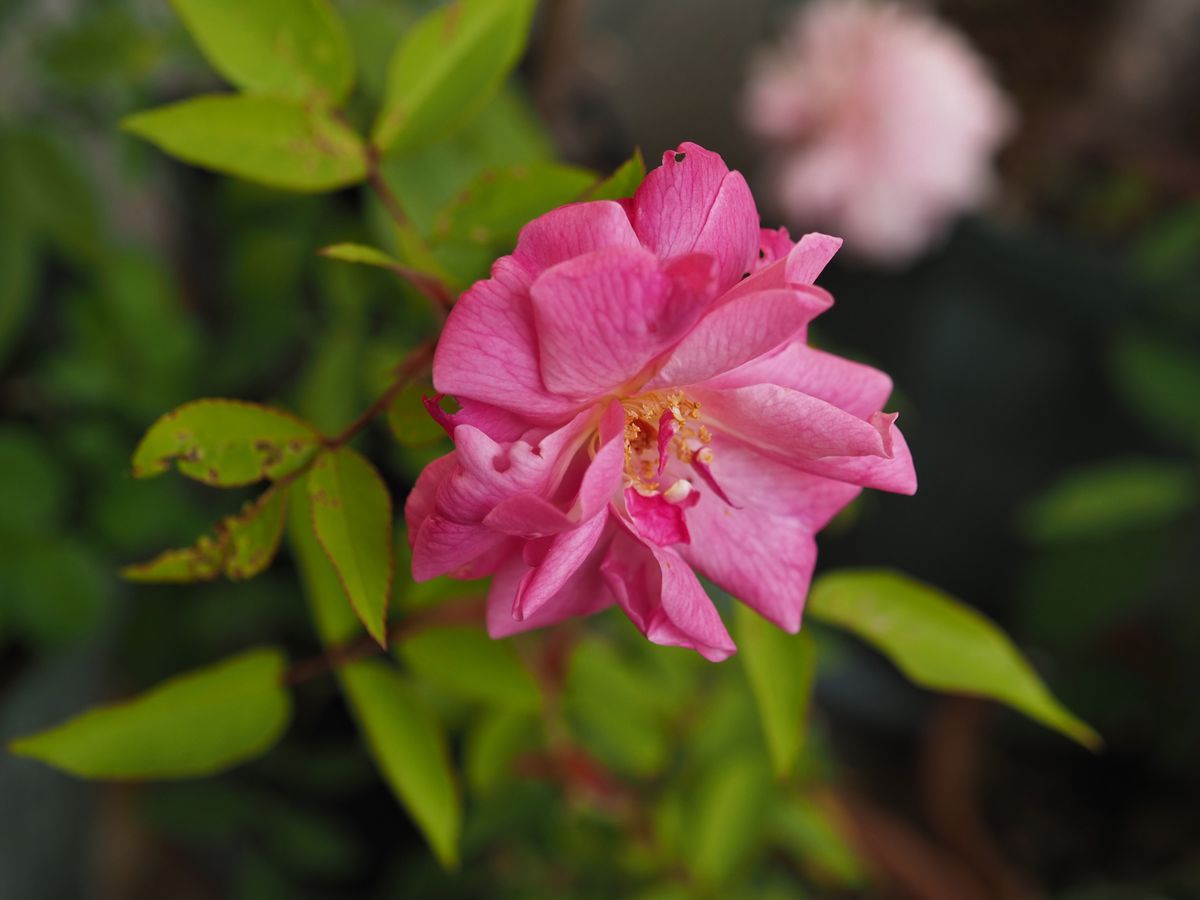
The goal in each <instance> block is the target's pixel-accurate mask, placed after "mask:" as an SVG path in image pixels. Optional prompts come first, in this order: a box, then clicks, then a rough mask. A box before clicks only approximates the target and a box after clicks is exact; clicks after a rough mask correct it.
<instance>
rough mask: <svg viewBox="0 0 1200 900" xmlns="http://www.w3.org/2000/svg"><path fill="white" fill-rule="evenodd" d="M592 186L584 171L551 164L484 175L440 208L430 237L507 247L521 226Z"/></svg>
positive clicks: (588, 173) (592, 176) (593, 176)
mask: <svg viewBox="0 0 1200 900" xmlns="http://www.w3.org/2000/svg"><path fill="white" fill-rule="evenodd" d="M595 182H596V174H595V173H594V172H592V171H590V170H588V169H581V168H579V167H578V166H565V165H562V164H561V163H551V162H540V163H530V164H529V165H522V166H509V167H508V168H505V169H500V170H496V171H489V172H485V173H483V174H482V175H481V176H479V177H478V178H476V179H475V180H474V181H472V182H471V183H470V184H469V185H468V186H467V188H466V189H465V190H464V191H462V193H460V194H459V195H458V197H456V198H455V199H454V201H453V202H452V203H451V204H450V205H449V206H447V207H446V208H445V209H444V210H442V212H441V213H440V214H439V215H438V218H437V221H436V222H435V223H434V226H433V233H432V235H431V238H432V240H433V241H435V242H440V241H460V242H465V243H471V244H479V245H483V246H493V245H497V244H498V245H502V246H504V248H505V249H507V248H509V247H511V246H512V245H513V244H515V243H516V238H517V232H518V231H520V230H521V228H522V227H523V226H524V225H525V223H527V222H529V221H531V220H532V219H536V218H537V217H538V216H540V215H542V214H543V213H546V212H549V211H550V210H552V209H554V208H556V207H559V206H562V205H563V204H565V203H570V202H571V201H573V200H578V199H579V198H580V196H581V195H582V194H583V193H584V192H585V191H586V190H587V189H588V188H589V187H590V186H591V185H593V184H595Z"/></svg>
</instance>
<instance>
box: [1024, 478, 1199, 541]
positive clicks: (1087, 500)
mask: <svg viewBox="0 0 1200 900" xmlns="http://www.w3.org/2000/svg"><path fill="white" fill-rule="evenodd" d="M1198 502H1200V485H1197V479H1196V475H1195V473H1194V472H1193V470H1192V469H1191V467H1190V466H1186V465H1183V464H1179V463H1171V462H1163V461H1160V460H1125V461H1119V462H1108V463H1104V464H1101V465H1098V466H1092V467H1089V468H1086V469H1079V470H1077V471H1075V472H1071V473H1070V474H1068V475H1066V476H1065V477H1064V478H1062V479H1061V480H1060V481H1059V482H1058V483H1057V484H1055V485H1054V486H1053V487H1052V488H1051V489H1050V490H1049V491H1047V492H1046V493H1045V494H1043V495H1042V496H1041V497H1039V498H1038V499H1037V500H1036V501H1034V502H1033V503H1032V504H1030V506H1029V507H1028V508H1027V509H1026V510H1025V512H1024V515H1023V516H1022V522H1023V525H1024V530H1025V532H1026V534H1028V535H1029V537H1030V538H1032V539H1033V540H1035V541H1039V542H1046V543H1049V542H1056V541H1073V540H1089V539H1096V538H1105V537H1111V536H1113V535H1118V534H1121V533H1123V532H1126V531H1131V530H1134V529H1139V528H1146V527H1152V526H1155V525H1164V524H1167V523H1170V522H1172V521H1174V520H1175V519H1178V518H1179V517H1180V516H1182V515H1184V514H1186V513H1187V512H1188V511H1189V510H1191V509H1194V508H1195V507H1196V505H1197V503H1198Z"/></svg>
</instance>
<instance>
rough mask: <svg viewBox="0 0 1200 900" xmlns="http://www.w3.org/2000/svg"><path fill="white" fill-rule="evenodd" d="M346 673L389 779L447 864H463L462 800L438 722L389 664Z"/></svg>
mask: <svg viewBox="0 0 1200 900" xmlns="http://www.w3.org/2000/svg"><path fill="white" fill-rule="evenodd" d="M341 675H342V683H343V685H344V686H345V688H346V693H347V694H348V695H349V697H350V704H351V706H352V707H353V709H354V712H355V715H356V717H357V718H358V720H359V725H360V727H361V728H362V730H363V732H364V734H365V736H366V739H367V745H368V746H369V748H370V750H371V756H372V757H373V758H374V759H375V762H376V764H377V765H378V766H379V768H380V770H381V771H382V772H383V775H384V778H385V779H386V780H387V782H388V784H389V785H390V786H391V788H392V790H393V791H394V792H395V793H396V796H397V797H398V798H399V800H400V802H401V803H403V804H404V806H405V807H406V808H407V809H408V810H409V811H410V812H411V813H412V816H413V818H414V819H415V820H416V821H417V824H418V825H419V826H420V827H421V830H422V831H424V832H425V835H426V837H428V838H429V843H430V845H431V846H432V847H433V851H434V853H436V854H437V857H438V859H439V860H440V861H441V863H442V865H444V866H446V867H453V866H455V865H457V864H458V835H459V832H460V831H461V829H462V812H461V801H460V800H459V796H458V786H457V784H456V783H455V780H454V773H453V770H452V769H451V767H450V757H449V753H448V751H447V748H446V742H445V739H444V737H443V736H442V732H441V728H440V727H439V725H438V723H437V721H436V720H435V719H434V718H433V716H432V715H431V714H430V713H429V711H428V710H427V709H426V708H425V706H424V705H423V704H422V703H421V701H420V699H419V698H418V697H417V695H416V693H415V692H414V691H413V689H412V687H411V685H410V684H409V683H408V681H407V680H406V679H405V678H404V677H403V676H401V675H400V673H399V672H396V671H395V670H394V669H391V668H389V667H388V666H386V665H384V664H383V663H380V662H374V661H372V662H360V663H354V664H353V665H350V666H347V667H346V668H345V669H344V670H343V671H342V673H341Z"/></svg>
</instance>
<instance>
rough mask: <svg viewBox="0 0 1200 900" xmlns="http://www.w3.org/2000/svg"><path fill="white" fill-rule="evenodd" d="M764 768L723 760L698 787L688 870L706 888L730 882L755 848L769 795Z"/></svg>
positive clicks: (749, 762) (749, 761)
mask: <svg viewBox="0 0 1200 900" xmlns="http://www.w3.org/2000/svg"><path fill="white" fill-rule="evenodd" d="M770 784H771V780H770V774H769V773H768V772H767V769H766V766H765V765H764V764H762V763H760V762H759V761H758V760H757V759H755V758H753V757H749V756H742V757H740V758H738V757H735V758H733V759H724V760H721V761H720V763H719V764H718V765H716V766H714V767H712V768H711V769H709V770H708V771H707V772H705V778H704V780H703V781H702V782H701V784H700V785H699V786H698V788H697V790H696V797H695V807H694V809H693V811H692V816H693V819H692V824H691V829H690V831H691V841H690V842H689V846H688V850H687V852H688V857H689V866H690V868H691V869H692V871H693V872H694V873H695V874H696V877H697V878H698V879H699V880H700V881H702V882H704V883H705V884H709V885H719V884H723V883H725V882H729V881H731V880H732V878H733V876H734V875H735V874H736V873H737V871H738V870H739V869H740V868H742V867H743V866H744V865H745V864H746V861H747V858H748V857H749V856H750V855H751V854H752V853H753V852H754V850H755V848H756V847H757V846H758V845H759V843H760V842H759V840H758V837H759V835H760V834H761V832H762V831H763V828H764V824H765V823H764V813H765V811H766V807H767V800H768V798H769V794H770Z"/></svg>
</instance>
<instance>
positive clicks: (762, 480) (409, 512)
mask: <svg viewBox="0 0 1200 900" xmlns="http://www.w3.org/2000/svg"><path fill="white" fill-rule="evenodd" d="M840 244H841V241H839V240H838V239H836V238H831V237H827V236H825V235H820V234H810V235H806V236H805V237H804V238H803V239H801V241H800V242H799V243H798V244H797V243H793V242H792V241H791V240H790V239H789V238H788V236H787V232H786V230H780V231H765V230H760V228H759V223H758V213H757V211H756V209H755V206H754V200H753V198H752V197H751V196H750V191H749V189H748V188H747V186H746V182H745V180H744V179H743V178H742V176H741V175H740V174H739V173H737V172H730V171H729V170H728V169H727V168H726V166H725V164H724V163H723V162H722V161H721V158H720V157H719V156H717V155H716V154H715V153H710V152H708V151H706V150H704V149H703V148H701V147H698V146H696V145H695V144H683V145H682V146H681V147H680V148H679V150H678V151H676V152H668V153H666V154H665V155H664V157H663V165H662V167H661V168H659V169H656V170H654V171H653V172H651V173H650V174H649V175H648V176H647V177H646V180H645V181H644V183H643V184H642V186H641V187H640V188H639V189H638V191H637V194H636V195H635V196H634V197H633V198H632V199H631V200H623V201H620V202H612V201H597V202H590V203H577V204H574V205H571V206H565V207H562V208H560V209H557V210H554V211H553V212H550V213H547V214H546V215H544V216H542V217H540V218H538V219H536V220H534V221H533V222H530V223H529V224H528V225H526V226H525V228H524V229H523V230H522V231H521V235H520V239H519V241H518V243H517V247H516V250H515V251H514V252H513V254H512V255H511V256H505V257H503V258H501V259H500V260H498V261H497V262H496V263H495V265H494V266H493V267H492V277H491V278H489V279H487V280H486V281H481V282H478V283H477V284H475V285H474V286H473V287H472V288H471V289H470V290H469V291H467V293H466V294H464V295H463V297H462V299H461V300H460V301H459V302H458V303H457V305H456V306H455V308H454V310H453V312H452V313H451V315H450V317H449V320H448V321H447V323H446V327H445V330H444V332H443V333H442V337H441V340H440V342H439V344H438V349H437V355H436V357H435V359H434V367H433V379H434V384H435V386H436V388H437V390H439V391H442V392H445V393H447V394H451V395H453V396H454V397H455V398H456V399H457V401H458V404H459V409H458V410H457V411H456V412H454V413H447V412H445V411H444V410H443V409H442V408H441V407H440V405H438V403H437V402H435V401H433V400H430V401H428V406H429V409H430V412H431V414H432V415H434V417H435V418H437V419H438V420H439V421H441V422H442V423H443V425H444V426H445V427H446V429H447V431H448V432H449V433H450V434H451V436H452V437H453V439H454V444H455V450H454V451H453V452H451V453H450V454H448V455H447V456H444V457H442V458H441V459H438V460H436V461H434V462H433V463H431V464H430V465H429V466H428V467H427V468H426V469H425V471H424V472H423V473H422V474H421V476H420V478H419V479H418V481H417V484H416V486H415V487H414V489H413V491H412V493H411V495H410V496H409V499H408V503H407V505H406V508H405V515H406V519H407V522H408V533H409V538H410V540H411V541H412V545H413V574H414V576H415V577H416V578H417V579H418V580H424V579H428V578H432V577H434V576H437V575H443V574H451V575H454V576H458V577H463V578H477V577H481V576H485V575H491V576H493V580H492V585H491V588H490V593H489V597H488V629H489V631H490V633H491V634H492V635H493V636H494V637H500V636H504V635H508V634H512V633H514V632H517V631H522V630H525V629H529V628H536V627H539V626H543V625H547V624H550V623H552V622H556V621H559V620H561V619H564V618H566V617H568V616H575V615H587V614H590V613H593V612H596V611H598V610H600V609H603V608H605V607H607V606H610V605H612V604H613V603H617V604H619V605H620V606H621V608H622V609H623V610H624V611H625V613H626V614H627V615H628V616H629V618H630V619H631V620H632V621H633V623H634V625H636V626H637V627H638V628H639V629H640V630H641V631H642V632H643V633H644V634H645V635H646V636H647V637H648V638H649V639H650V640H651V641H654V642H655V643H659V644H667V645H674V646H683V647H691V648H693V649H695V650H697V651H699V652H700V653H701V654H703V655H704V656H705V657H707V658H708V659H711V660H721V659H724V658H725V657H727V656H729V654H731V653H732V652H733V651H734V649H735V648H734V645H733V642H732V640H730V637H729V634H728V632H727V631H726V630H725V626H724V625H723V624H722V622H721V618H720V616H719V615H718V614H717V611H716V609H715V608H714V606H713V604H712V602H711V600H710V599H709V598H708V596H707V595H706V594H705V591H704V588H703V587H702V586H701V584H700V582H699V581H698V580H697V577H696V575H695V574H694V572H693V569H694V570H695V571H698V572H700V573H702V574H704V575H705V576H707V577H708V578H710V579H711V580H712V581H713V582H715V583H716V584H718V585H720V586H721V587H722V588H724V589H725V590H726V591H728V592H729V593H731V594H733V595H734V596H736V597H738V598H739V599H740V600H742V601H744V602H746V603H748V604H749V605H750V606H752V607H753V608H754V609H756V610H758V612H760V613H761V614H762V615H763V616H765V617H766V618H767V619H769V620H771V621H772V622H774V623H776V624H777V625H779V626H780V627H782V628H785V629H787V630H789V631H793V632H794V631H796V630H797V629H798V628H799V627H800V613H801V610H802V608H803V605H804V598H805V595H806V594H807V591H808V584H809V579H810V577H811V575H812V569H813V563H814V559H815V552H816V551H815V545H814V543H813V535H814V534H815V533H816V532H817V531H818V530H819V529H821V528H822V527H823V526H824V525H825V524H826V523H827V522H828V521H829V519H830V518H831V517H832V516H833V515H834V514H835V513H836V512H837V511H838V510H839V509H841V508H842V507H843V506H845V505H846V504H847V503H848V502H849V501H850V500H851V499H852V498H853V497H855V496H856V495H857V494H858V492H859V490H860V489H861V487H862V486H866V487H875V488H881V489H883V490H890V491H899V492H902V493H911V492H912V491H914V490H915V488H916V481H915V476H914V474H913V468H912V459H911V457H910V456H909V452H908V448H907V447H906V445H905V443H904V439H903V438H902V437H901V435H900V432H899V431H898V430H897V429H896V428H894V427H893V424H892V423H893V421H894V419H895V415H894V414H885V413H883V412H881V411H880V410H881V407H882V404H883V403H884V401H885V400H886V399H887V397H888V395H889V393H890V392H891V381H890V379H889V378H888V377H887V376H886V375H884V374H883V373H882V372H879V371H877V370H875V369H872V368H869V367H867V366H864V365H860V364H858V363H854V362H850V361H849V360H845V359H842V358H840V357H837V356H832V355H830V354H828V353H823V352H821V351H819V350H814V349H812V348H810V347H808V346H806V344H805V336H806V328H807V325H808V322H809V321H810V320H811V319H812V318H813V317H814V316H816V315H818V314H820V313H822V312H824V311H825V310H826V309H828V308H829V306H830V304H831V303H832V299H831V298H830V296H829V295H828V294H827V293H826V292H825V291H823V290H821V289H820V288H817V287H814V286H813V284H812V282H813V279H814V278H815V277H816V276H817V274H818V273H819V272H820V271H821V269H822V268H823V267H824V266H825V264H826V262H828V260H829V258H830V257H831V256H832V255H833V254H834V252H835V251H836V250H837V248H838V246H839V245H840Z"/></svg>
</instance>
